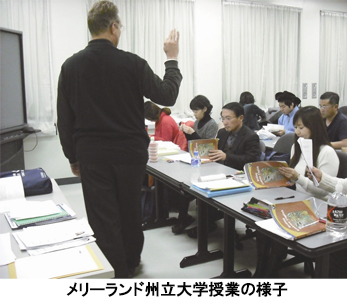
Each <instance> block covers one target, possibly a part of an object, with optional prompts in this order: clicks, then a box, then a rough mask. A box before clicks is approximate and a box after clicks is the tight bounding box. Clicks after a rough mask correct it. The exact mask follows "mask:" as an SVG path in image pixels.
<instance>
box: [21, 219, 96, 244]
mask: <svg viewBox="0 0 347 300" xmlns="http://www.w3.org/2000/svg"><path fill="white" fill-rule="evenodd" d="M93 234H94V232H93V230H92V229H91V227H90V225H89V224H88V221H87V220H86V218H82V219H79V220H76V219H74V220H69V221H64V222H60V223H54V224H48V225H42V226H34V227H27V228H24V229H23V231H20V232H18V233H17V237H18V238H20V240H21V241H22V242H23V243H24V245H25V247H26V248H35V247H39V246H44V245H52V244H57V243H61V242H65V241H69V240H73V239H75V238H80V237H85V236H90V235H93Z"/></svg>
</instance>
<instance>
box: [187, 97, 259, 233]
mask: <svg viewBox="0 0 347 300" xmlns="http://www.w3.org/2000/svg"><path fill="white" fill-rule="evenodd" d="M243 115H244V109H243V106H242V105H241V104H240V103H237V102H231V103H228V104H226V105H224V106H223V108H222V112H221V120H222V121H223V124H224V128H222V129H220V130H219V131H218V134H217V138H218V139H219V141H218V150H211V151H210V154H209V158H210V160H212V161H214V162H218V163H221V164H224V165H226V166H229V167H231V168H234V169H237V170H243V167H244V165H245V164H246V163H249V162H254V161H256V160H257V157H258V156H259V154H260V144H259V136H258V135H257V134H256V133H255V132H254V131H253V130H251V129H249V128H248V127H247V126H244V125H243ZM208 209H209V211H208V218H209V219H208V223H209V224H208V230H209V232H212V231H213V230H214V229H216V228H217V225H216V223H215V221H217V220H218V219H221V218H222V214H220V213H219V211H218V210H216V209H215V208H213V207H212V206H209V208H208ZM187 234H188V236H189V237H191V238H196V237H197V228H196V227H194V228H191V229H189V230H188V231H187Z"/></svg>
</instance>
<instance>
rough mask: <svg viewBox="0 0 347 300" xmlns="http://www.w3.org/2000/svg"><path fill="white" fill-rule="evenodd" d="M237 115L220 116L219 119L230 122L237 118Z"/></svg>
mask: <svg viewBox="0 0 347 300" xmlns="http://www.w3.org/2000/svg"><path fill="white" fill-rule="evenodd" d="M236 118H237V117H225V118H223V117H220V118H219V120H221V121H222V122H224V121H227V122H230V121H231V120H232V119H236Z"/></svg>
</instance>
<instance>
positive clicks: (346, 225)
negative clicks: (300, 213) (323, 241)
mask: <svg viewBox="0 0 347 300" xmlns="http://www.w3.org/2000/svg"><path fill="white" fill-rule="evenodd" d="M326 230H327V232H329V234H330V235H333V236H337V237H339V236H343V235H345V234H346V232H347V197H346V195H344V194H342V193H338V192H335V193H333V194H331V195H329V198H328V212H327V227H326Z"/></svg>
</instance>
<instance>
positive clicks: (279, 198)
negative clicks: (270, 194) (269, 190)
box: [275, 196, 295, 200]
mask: <svg viewBox="0 0 347 300" xmlns="http://www.w3.org/2000/svg"><path fill="white" fill-rule="evenodd" d="M294 197H295V196H289V197H278V198H275V200H283V199H290V198H294Z"/></svg>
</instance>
